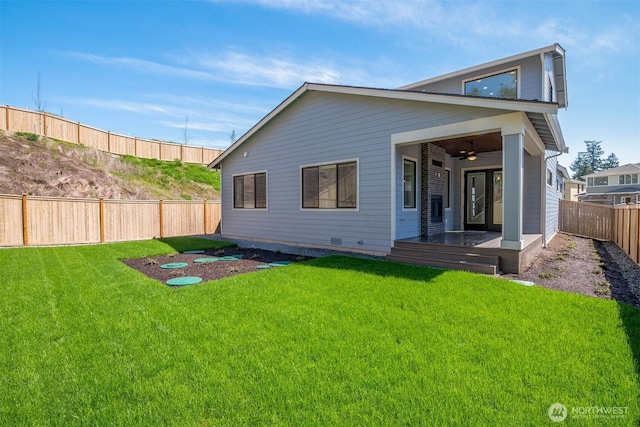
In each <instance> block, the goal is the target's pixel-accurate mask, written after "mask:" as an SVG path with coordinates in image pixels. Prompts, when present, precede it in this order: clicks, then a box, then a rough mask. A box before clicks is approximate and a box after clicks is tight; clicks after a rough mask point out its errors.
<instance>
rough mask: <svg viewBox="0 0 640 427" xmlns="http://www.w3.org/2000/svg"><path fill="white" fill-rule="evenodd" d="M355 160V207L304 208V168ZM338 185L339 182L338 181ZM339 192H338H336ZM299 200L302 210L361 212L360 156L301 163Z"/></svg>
mask: <svg viewBox="0 0 640 427" xmlns="http://www.w3.org/2000/svg"><path fill="white" fill-rule="evenodd" d="M352 162H355V163H356V207H355V208H303V207H302V194H303V188H302V170H303V169H304V168H312V167H316V166H325V165H338V164H341V163H352ZM336 185H337V183H336ZM336 194H337V193H336ZM298 195H299V197H298V201H299V203H300V205H299V206H300V212H333V213H336V212H345V213H349V212H350V213H353V212H360V158H359V157H355V158H352V159H343V160H335V161H334V160H329V161H326V162H320V163H310V164H305V165H300V174H299V180H298Z"/></svg>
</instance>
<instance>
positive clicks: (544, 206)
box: [542, 147, 569, 248]
mask: <svg viewBox="0 0 640 427" xmlns="http://www.w3.org/2000/svg"><path fill="white" fill-rule="evenodd" d="M557 153H558V154H553V155H551V156H547V157H545V158H544V180H543V185H542V186H543V188H544V197H543V198H542V212H544V221H542V247H543V248H546V247H547V185H546V181H547V161H548V160H550V159H553V158H554V157H559V156H561V155H563V154H568V153H569V147H564V150H562V151H558V152H557Z"/></svg>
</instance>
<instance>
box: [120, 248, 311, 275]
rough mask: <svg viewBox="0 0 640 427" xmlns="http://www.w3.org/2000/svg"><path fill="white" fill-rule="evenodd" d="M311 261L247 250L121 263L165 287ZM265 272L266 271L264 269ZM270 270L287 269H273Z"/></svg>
mask: <svg viewBox="0 0 640 427" xmlns="http://www.w3.org/2000/svg"><path fill="white" fill-rule="evenodd" d="M232 256H242V258H239V259H236V260H228V259H226V257H232ZM202 258H216V259H217V261H214V262H202V263H198V262H195V261H196V260H198V259H202ZM308 259H311V258H310V257H306V256H299V255H291V254H283V253H277V252H271V251H265V250H261V249H248V248H224V249H207V250H205V251H204V253H198V254H189V253H180V254H170V255H162V256H152V257H146V258H135V259H125V260H122V262H124V263H125V264H127V265H128V266H129V267H132V268H135V269H136V270H138V271H140V272H142V273H143V274H145V275H147V276H148V277H151V278H152V279H156V280H159V281H161V282H162V283H166V282H167V280H170V279H175V278H179V277H186V276H195V277H200V278H202V282H208V281H211V280H218V279H222V278H225V277H230V276H235V275H238V274H243V273H249V272H254V271H260V268H258V266H267V265H270V264H273V263H277V262H279V261H284V262H292V263H293V262H300V261H306V260H308ZM181 262H183V263H187V266H186V267H183V268H175V269H170V268H162V267H161V266H162V265H166V264H172V263H181ZM263 268H264V267H263ZM271 268H284V267H278V266H272V267H271Z"/></svg>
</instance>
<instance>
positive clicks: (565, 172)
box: [556, 163, 570, 181]
mask: <svg viewBox="0 0 640 427" xmlns="http://www.w3.org/2000/svg"><path fill="white" fill-rule="evenodd" d="M556 169H557V170H558V172H560V175H562V180H563V181H567V180H568V179H569V178H570V176H569V171H568V170H567V168H565V167H564V166H562V165H561V164H560V163H558V164H557V165H556Z"/></svg>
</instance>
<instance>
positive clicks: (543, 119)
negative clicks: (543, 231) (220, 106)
mask: <svg viewBox="0 0 640 427" xmlns="http://www.w3.org/2000/svg"><path fill="white" fill-rule="evenodd" d="M307 92H324V93H340V94H348V95H359V96H371V97H377V98H388V99H396V100H407V101H418V102H428V103H436V104H446V105H460V106H467V107H484V108H495V109H500V110H509V111H521V112H524V113H525V114H526V115H527V117H528V118H529V120H530V121H531V123H532V124H533V126H534V128H535V129H536V132H538V134H539V135H540V138H541V139H542V141H543V142H544V144H545V146H546V147H547V149H549V150H553V151H564V149H565V148H566V145H565V142H564V137H563V136H562V131H561V130H560V124H559V122H558V118H557V115H556V114H557V112H558V104H557V103H555V102H543V101H529V100H522V99H503V98H492V97H491V98H490V97H481V96H470V95H451V94H442V93H430V92H423V91H412V90H402V89H378V88H368V87H357V86H340V85H329V84H319V83H304V84H303V85H302V86H300V87H299V88H298V89H297V90H296V91H295V92H293V93H292V94H291V95H290V96H289V97H288V98H287V99H285V100H284V101H283V102H282V103H280V105H278V106H277V107H276V108H274V109H273V110H272V111H271V112H270V113H269V114H267V115H266V116H265V117H264V118H262V120H260V121H259V122H258V123H256V124H255V125H254V126H253V127H252V128H251V129H249V131H247V133H245V134H244V135H242V136H241V137H240V138H239V139H238V140H237V141H236V142H234V143H233V144H232V145H231V146H230V147H229V148H228V149H227V150H226V151H225V152H224V153H222V155H221V156H219V157H218V158H216V159H215V160H214V161H213V162H211V164H209V166H208V167H209V168H214V167H216V166H218V165H219V164H220V163H221V162H222V161H223V160H224V159H225V158H226V157H227V156H228V155H229V154H231V153H232V152H233V151H234V150H236V149H237V148H238V147H239V146H241V145H242V144H243V143H244V142H245V141H246V140H248V139H249V138H251V136H252V135H254V134H255V133H256V132H258V131H259V130H260V129H261V128H262V127H264V126H265V125H266V124H267V123H268V122H269V121H271V120H272V119H273V118H275V117H276V116H277V115H278V114H280V113H281V112H282V111H283V110H285V109H286V108H287V107H288V106H289V105H291V104H292V103H293V102H295V101H296V100H297V99H299V98H300V97H302V96H303V95H304V94H305V93H307Z"/></svg>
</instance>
